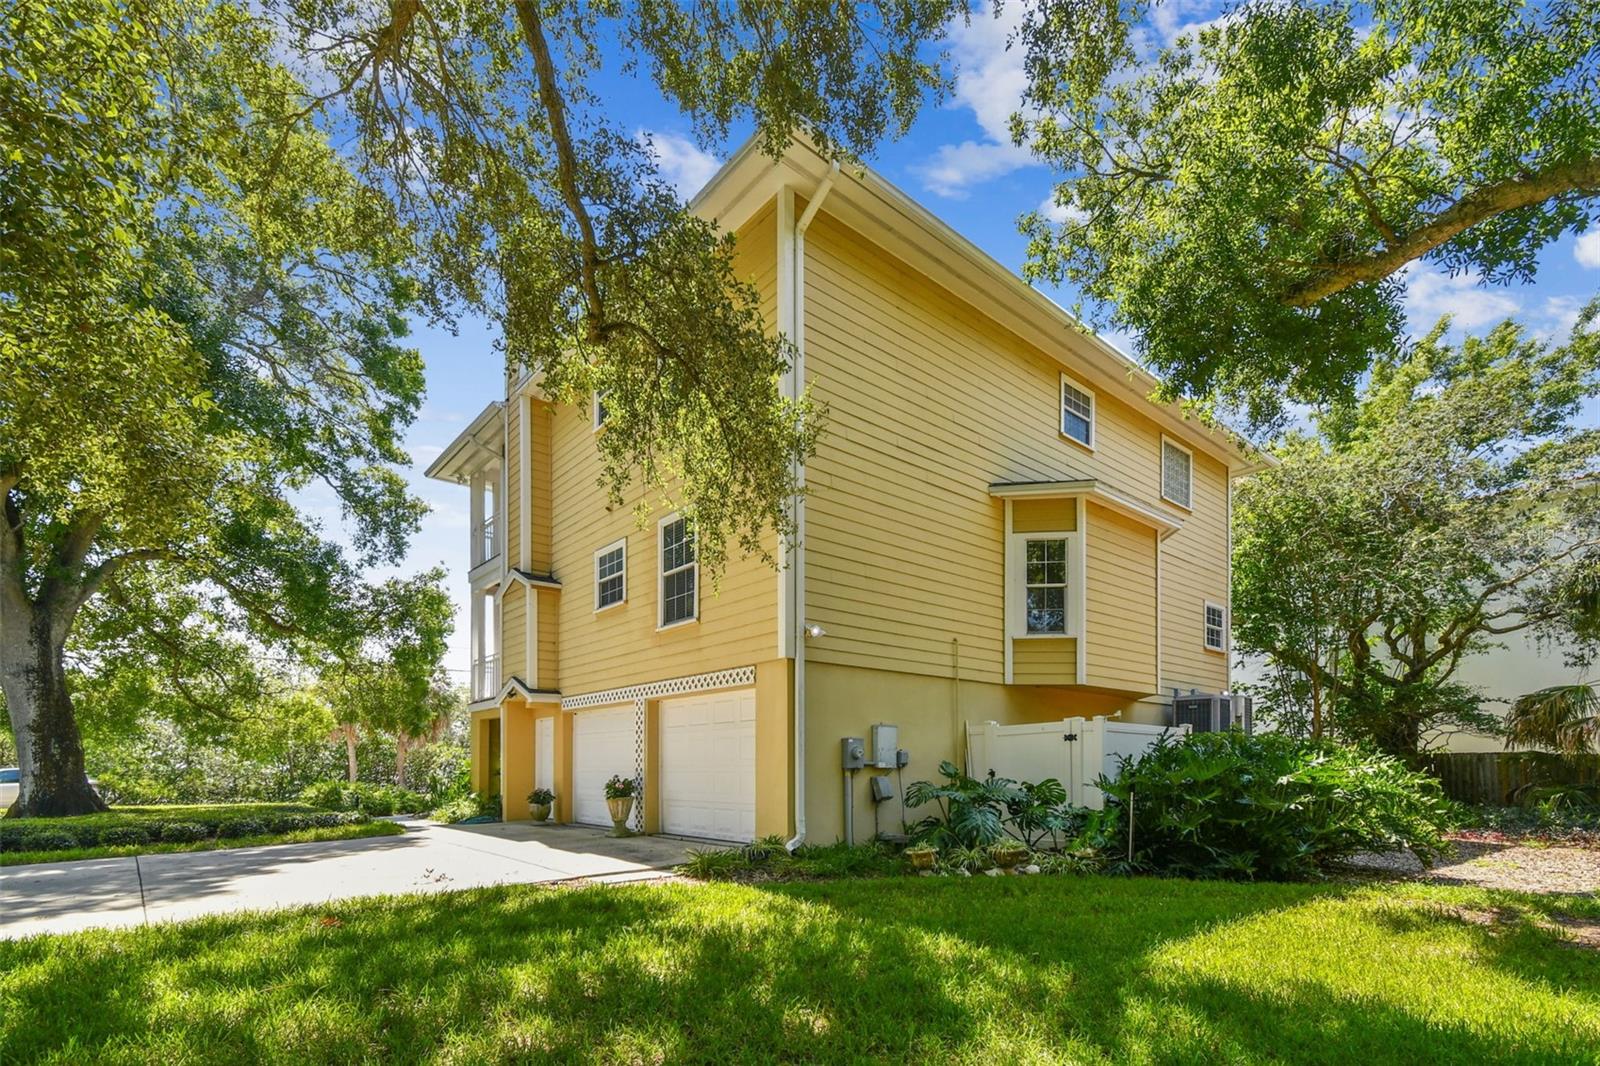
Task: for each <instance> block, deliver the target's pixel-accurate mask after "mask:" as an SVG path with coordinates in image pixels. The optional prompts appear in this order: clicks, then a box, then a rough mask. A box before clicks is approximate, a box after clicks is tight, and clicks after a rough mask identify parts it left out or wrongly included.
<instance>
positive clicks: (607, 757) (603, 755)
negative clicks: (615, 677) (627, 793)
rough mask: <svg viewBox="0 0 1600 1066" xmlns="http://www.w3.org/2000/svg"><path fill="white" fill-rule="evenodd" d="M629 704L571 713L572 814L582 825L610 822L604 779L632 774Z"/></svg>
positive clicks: (631, 730)
mask: <svg viewBox="0 0 1600 1066" xmlns="http://www.w3.org/2000/svg"><path fill="white" fill-rule="evenodd" d="M633 718H634V715H633V704H631V703H630V704H627V705H626V706H623V707H602V708H599V709H598V710H593V711H578V712H576V713H575V714H574V715H573V716H572V817H573V820H574V821H577V822H582V823H583V824H584V825H610V824H611V812H610V811H609V810H607V809H606V781H607V780H608V779H610V778H611V777H612V776H613V775H617V774H620V775H621V776H623V777H632V776H633V774H634V761H633Z"/></svg>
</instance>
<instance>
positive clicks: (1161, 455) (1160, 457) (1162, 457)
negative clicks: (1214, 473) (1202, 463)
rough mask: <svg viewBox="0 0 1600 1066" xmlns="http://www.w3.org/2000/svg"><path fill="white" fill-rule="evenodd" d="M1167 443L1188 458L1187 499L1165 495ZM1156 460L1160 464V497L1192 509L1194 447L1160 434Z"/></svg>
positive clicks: (1187, 509) (1189, 509) (1185, 508)
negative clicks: (1159, 445) (1159, 447)
mask: <svg viewBox="0 0 1600 1066" xmlns="http://www.w3.org/2000/svg"><path fill="white" fill-rule="evenodd" d="M1169 445H1170V446H1171V447H1173V448H1176V449H1178V451H1180V452H1182V453H1183V454H1184V455H1186V456H1187V457H1188V459H1189V499H1188V500H1187V501H1185V500H1178V499H1174V498H1173V497H1171V496H1168V495H1167V448H1168V446H1169ZM1156 461H1157V463H1158V464H1159V466H1160V476H1161V498H1162V499H1163V500H1166V501H1167V502H1168V503H1170V504H1173V505H1174V506H1177V507H1182V508H1183V509H1184V510H1185V511H1192V510H1194V449H1192V448H1189V447H1187V446H1185V445H1183V444H1181V443H1179V442H1178V441H1175V440H1173V439H1172V438H1171V437H1169V436H1167V435H1166V434H1165V433H1163V434H1162V435H1161V450H1160V451H1159V452H1158V453H1157V454H1156Z"/></svg>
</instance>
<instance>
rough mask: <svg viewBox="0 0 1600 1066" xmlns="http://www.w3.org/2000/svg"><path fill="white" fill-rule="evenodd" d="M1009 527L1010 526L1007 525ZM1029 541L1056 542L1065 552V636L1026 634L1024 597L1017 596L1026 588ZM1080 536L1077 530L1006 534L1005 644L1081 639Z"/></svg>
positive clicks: (1081, 574)
mask: <svg viewBox="0 0 1600 1066" xmlns="http://www.w3.org/2000/svg"><path fill="white" fill-rule="evenodd" d="M1007 526H1008V527H1009V526H1010V523H1007ZM1031 540H1059V541H1061V542H1062V546H1063V548H1064V550H1065V554H1066V558H1065V559H1064V560H1063V562H1065V563H1066V571H1067V575H1066V576H1067V581H1066V594H1065V597H1064V601H1065V602H1064V603H1063V604H1062V606H1063V607H1064V608H1065V617H1063V618H1062V625H1063V626H1065V628H1066V632H1064V633H1029V632H1028V620H1027V603H1026V597H1025V596H1023V595H1020V593H1021V592H1022V591H1023V590H1024V589H1026V587H1027V573H1028V572H1027V550H1028V549H1027V545H1028V542H1029V541H1031ZM1081 542H1082V537H1081V536H1080V534H1079V533H1078V531H1077V530H1038V531H1030V532H1027V533H1017V532H1008V533H1007V534H1006V567H1005V583H1006V593H1007V595H1006V597H1005V599H1006V606H1007V610H1006V642H1007V644H1008V645H1009V644H1010V642H1011V641H1013V640H1067V639H1069V638H1079V637H1082V636H1083V606H1082V603H1081V602H1080V601H1081V600H1082V599H1083V596H1084V589H1083V551H1082V544H1081Z"/></svg>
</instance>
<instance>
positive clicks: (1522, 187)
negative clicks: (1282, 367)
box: [1280, 158, 1600, 307]
mask: <svg viewBox="0 0 1600 1066" xmlns="http://www.w3.org/2000/svg"><path fill="white" fill-rule="evenodd" d="M1597 191H1600V158H1589V159H1580V160H1577V161H1576V162H1571V163H1563V164H1559V165H1557V166H1553V167H1549V168H1547V169H1545V170H1541V171H1536V172H1534V173H1532V174H1527V175H1519V176H1517V177H1515V178H1507V179H1506V180H1505V181H1500V182H1495V183H1494V184H1492V185H1485V186H1484V187H1483V188H1481V189H1474V190H1473V191H1471V192H1469V193H1467V194H1466V195H1465V196H1463V197H1462V198H1461V199H1459V200H1457V201H1456V202H1455V203H1453V204H1451V205H1450V206H1449V207H1447V208H1445V209H1444V210H1443V211H1441V212H1439V214H1437V215H1435V216H1434V218H1433V221H1432V222H1429V223H1428V224H1427V225H1425V226H1420V227H1418V228H1417V229H1414V230H1412V231H1411V232H1410V233H1408V234H1405V235H1404V236H1402V237H1400V238H1399V239H1398V240H1396V241H1390V242H1388V246H1387V247H1386V248H1384V249H1382V250H1381V251H1377V252H1373V253H1371V254H1370V255H1364V256H1361V257H1359V258H1356V259H1351V260H1348V261H1345V262H1341V263H1338V264H1337V265H1335V266H1332V267H1330V268H1329V269H1328V270H1326V271H1324V272H1322V273H1320V274H1318V275H1316V276H1314V277H1311V278H1308V279H1307V280H1305V281H1302V282H1300V283H1299V284H1297V285H1295V286H1293V287H1291V288H1290V289H1289V290H1288V291H1287V292H1285V293H1284V294H1283V295H1282V297H1281V298H1280V302H1282V303H1283V304H1285V305H1287V306H1289V307H1311V306H1313V305H1314V304H1316V303H1317V302H1318V301H1320V300H1325V299H1327V298H1328V297H1329V296H1333V295H1335V294H1337V293H1340V292H1343V291H1344V290H1345V289H1348V288H1350V287H1351V286H1354V285H1361V284H1364V283H1366V282H1370V281H1381V280H1383V279H1384V278H1387V277H1389V276H1390V275H1392V274H1394V273H1395V272H1396V271H1397V270H1399V269H1400V268H1401V267H1403V266H1405V265H1406V264H1407V263H1409V262H1411V261H1412V260H1413V259H1416V258H1418V257H1420V256H1423V255H1426V254H1427V253H1428V252H1431V251H1432V250H1433V249H1435V248H1437V247H1439V246H1440V245H1442V244H1444V243H1446V242H1447V241H1449V240H1451V239H1453V238H1454V237H1456V236H1457V235H1458V234H1460V233H1462V232H1463V231H1465V230H1467V229H1470V228H1472V227H1473V226H1475V225H1477V224H1478V223H1480V222H1485V221H1487V220H1489V219H1491V218H1494V217H1495V216H1497V215H1503V214H1505V213H1506V212H1507V211H1516V210H1518V209H1519V208H1524V207H1531V206H1533V205H1534V204H1540V203H1543V202H1544V201H1546V200H1548V199H1550V198H1551V197H1554V196H1559V195H1561V194H1562V193H1567V192H1582V193H1584V194H1586V195H1593V194H1594V193H1595V192H1597Z"/></svg>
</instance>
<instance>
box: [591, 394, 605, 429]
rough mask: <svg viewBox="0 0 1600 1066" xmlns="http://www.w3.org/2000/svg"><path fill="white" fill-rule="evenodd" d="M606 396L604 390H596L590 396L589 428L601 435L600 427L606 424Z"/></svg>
mask: <svg viewBox="0 0 1600 1066" xmlns="http://www.w3.org/2000/svg"><path fill="white" fill-rule="evenodd" d="M604 396H605V390H604V389H595V390H594V392H592V393H590V394H589V428H590V430H591V431H592V432H595V433H599V432H600V427H601V426H603V425H605V424H606V423H605V400H604Z"/></svg>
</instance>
